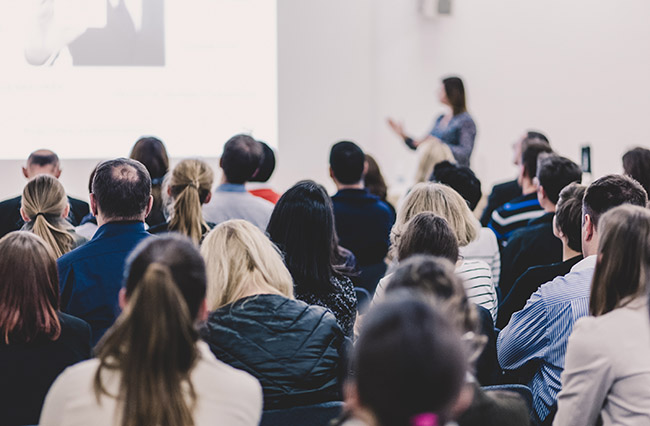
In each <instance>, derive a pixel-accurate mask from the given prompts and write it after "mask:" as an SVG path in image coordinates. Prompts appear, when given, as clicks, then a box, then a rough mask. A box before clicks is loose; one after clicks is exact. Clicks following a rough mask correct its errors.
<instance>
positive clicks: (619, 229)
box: [589, 205, 650, 316]
mask: <svg viewBox="0 0 650 426" xmlns="http://www.w3.org/2000/svg"><path fill="white" fill-rule="evenodd" d="M598 229H599V234H600V240H599V245H598V261H597V262H596V269H595V271H594V280H593V283H592V286H591V296H590V297H589V313H590V314H591V315H594V316H599V315H604V314H606V313H608V312H610V311H612V310H614V309H616V308H620V307H622V306H625V305H626V304H627V303H629V302H630V301H632V300H633V299H634V298H636V297H638V296H641V295H644V294H645V292H646V287H647V282H648V268H649V267H650V211H648V209H646V208H643V207H638V206H631V205H624V206H619V207H616V208H614V209H612V210H610V211H608V212H607V213H605V214H604V215H603V216H602V217H601V221H600V225H599V227H598Z"/></svg>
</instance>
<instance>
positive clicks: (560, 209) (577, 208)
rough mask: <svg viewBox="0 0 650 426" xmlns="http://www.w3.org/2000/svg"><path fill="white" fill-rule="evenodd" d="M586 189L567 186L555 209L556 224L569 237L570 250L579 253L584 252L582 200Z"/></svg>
mask: <svg viewBox="0 0 650 426" xmlns="http://www.w3.org/2000/svg"><path fill="white" fill-rule="evenodd" d="M586 189H587V187H586V186H584V185H580V184H579V183H572V184H569V185H567V186H566V187H565V188H564V189H563V190H562V191H561V192H560V199H559V200H558V202H557V206H556V208H555V224H556V225H557V227H558V229H559V230H560V231H562V233H563V234H564V235H565V236H566V237H567V240H568V243H567V245H568V246H569V248H570V249H571V250H574V251H577V252H578V253H580V252H581V251H582V199H583V197H584V195H585V190H586Z"/></svg>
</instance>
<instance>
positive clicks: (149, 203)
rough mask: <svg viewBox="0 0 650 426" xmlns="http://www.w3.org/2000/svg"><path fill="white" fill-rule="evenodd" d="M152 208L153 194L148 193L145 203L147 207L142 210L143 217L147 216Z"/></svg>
mask: <svg viewBox="0 0 650 426" xmlns="http://www.w3.org/2000/svg"><path fill="white" fill-rule="evenodd" d="M152 208H153V195H150V196H149V202H148V203H147V209H146V210H145V212H144V217H147V216H149V213H151V209H152Z"/></svg>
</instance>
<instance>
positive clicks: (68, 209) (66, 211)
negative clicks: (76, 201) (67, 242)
mask: <svg viewBox="0 0 650 426" xmlns="http://www.w3.org/2000/svg"><path fill="white" fill-rule="evenodd" d="M69 214H70V204H66V205H65V209H64V210H63V214H62V215H61V217H62V218H64V219H65V218H67V217H68V215H69Z"/></svg>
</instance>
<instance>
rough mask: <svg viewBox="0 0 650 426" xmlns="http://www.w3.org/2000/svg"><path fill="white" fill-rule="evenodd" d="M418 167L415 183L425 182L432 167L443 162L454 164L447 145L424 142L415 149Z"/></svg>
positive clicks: (436, 142) (452, 155)
mask: <svg viewBox="0 0 650 426" xmlns="http://www.w3.org/2000/svg"><path fill="white" fill-rule="evenodd" d="M417 154H418V157H419V159H418V166H417V170H416V172H415V183H419V182H426V181H428V180H429V178H430V177H431V173H433V169H434V167H435V166H436V165H437V164H438V163H442V162H443V161H449V162H450V163H454V162H456V160H455V159H454V154H453V153H452V152H451V149H450V148H449V145H447V144H445V143H440V142H438V141H435V140H424V141H423V142H422V143H421V144H420V145H418V148H417Z"/></svg>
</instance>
